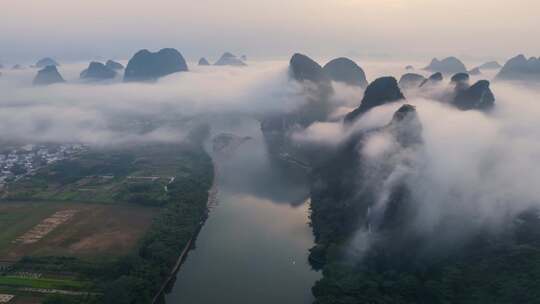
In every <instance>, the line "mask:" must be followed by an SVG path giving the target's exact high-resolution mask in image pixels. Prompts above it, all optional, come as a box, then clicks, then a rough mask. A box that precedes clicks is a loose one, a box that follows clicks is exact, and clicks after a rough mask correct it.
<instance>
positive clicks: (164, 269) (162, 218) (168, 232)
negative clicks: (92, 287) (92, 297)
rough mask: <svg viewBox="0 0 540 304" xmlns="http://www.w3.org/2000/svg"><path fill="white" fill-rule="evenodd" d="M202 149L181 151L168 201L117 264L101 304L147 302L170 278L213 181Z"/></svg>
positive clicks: (200, 217)
mask: <svg viewBox="0 0 540 304" xmlns="http://www.w3.org/2000/svg"><path fill="white" fill-rule="evenodd" d="M202 151H203V150H202V149H196V150H192V151H185V154H184V155H185V156H186V157H189V159H190V161H188V162H185V163H184V164H185V166H184V167H183V168H182V169H181V171H179V172H177V173H178V174H177V175H176V176H177V178H176V180H175V181H174V182H173V183H171V184H170V185H169V195H170V199H169V201H168V203H167V205H166V206H165V208H164V209H163V211H162V213H161V214H160V215H159V216H158V218H157V219H156V220H155V221H154V224H153V225H152V227H151V228H150V230H149V231H148V233H147V234H146V237H145V238H144V239H143V241H142V243H141V246H140V248H139V250H138V253H137V254H135V255H132V256H131V257H130V258H128V259H124V260H122V261H120V262H119V264H118V265H117V268H116V269H117V273H116V274H115V275H114V276H115V277H116V278H115V279H114V280H113V281H112V282H111V283H108V284H107V288H106V290H105V296H104V303H115V304H123V303H126V304H127V303H149V302H150V301H151V299H152V297H153V296H154V295H155V294H156V293H157V291H158V290H159V288H160V287H161V285H162V284H163V282H164V280H165V279H166V278H167V277H168V276H169V275H170V273H171V269H172V268H173V267H174V265H175V263H176V260H177V259H178V256H179V254H180V252H181V251H182V249H183V248H184V247H185V246H186V245H187V244H188V242H189V240H190V239H191V238H192V237H193V236H194V234H195V233H196V232H197V230H198V229H199V227H200V222H201V221H203V220H204V217H205V216H206V211H207V206H206V203H207V200H208V190H209V189H210V187H211V184H212V180H213V167H212V164H211V160H210V158H209V156H208V155H207V154H206V153H201V152H202Z"/></svg>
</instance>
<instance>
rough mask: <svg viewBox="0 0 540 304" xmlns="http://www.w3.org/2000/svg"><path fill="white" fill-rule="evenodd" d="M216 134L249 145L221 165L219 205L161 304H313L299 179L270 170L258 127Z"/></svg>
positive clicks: (230, 126) (233, 126) (250, 124)
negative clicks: (241, 139) (235, 137)
mask: <svg viewBox="0 0 540 304" xmlns="http://www.w3.org/2000/svg"><path fill="white" fill-rule="evenodd" d="M219 128H220V129H221V130H223V129H225V130H227V131H230V132H231V133H234V134H236V135H240V136H250V137H251V138H252V139H251V140H249V141H246V142H245V143H243V144H242V145H240V146H239V147H238V148H237V149H236V151H235V152H234V153H232V154H231V155H230V156H229V157H227V158H226V159H224V160H222V161H220V162H219V175H218V191H219V192H218V197H217V198H218V200H217V201H218V204H217V205H216V206H215V207H213V208H212V210H211V211H210V216H209V218H208V220H207V221H206V223H205V225H204V226H203V228H202V230H201V231H200V233H199V235H198V237H197V240H196V244H195V248H194V250H192V251H190V253H189V255H188V257H187V259H186V261H185V262H184V264H183V265H182V267H181V268H180V271H179V272H178V274H177V277H176V282H175V284H174V287H173V288H172V291H171V292H170V293H169V294H167V295H166V297H165V299H166V303H167V304H180V303H181V304H215V303H234V304H243V303H245V304H252V303H259V304H265V303H268V304H270V303H272V304H275V303H281V304H288V303H291V304H293V303H295V304H302V303H306V304H307V303H311V302H312V300H313V297H312V295H311V287H312V286H313V284H314V283H315V281H316V280H318V279H319V277H320V273H318V272H316V271H313V270H312V269H311V267H310V265H309V263H308V250H309V248H311V247H312V246H313V235H312V232H311V229H310V227H309V224H308V222H309V220H308V215H309V204H308V193H309V191H308V189H307V185H306V182H305V179H304V178H303V177H302V174H291V172H290V171H288V170H283V169H280V168H279V166H275V165H274V164H272V162H271V161H270V159H269V157H268V154H267V152H266V148H265V144H264V141H263V139H262V136H261V133H260V130H259V125H258V123H257V122H256V121H245V120H244V121H243V122H242V123H239V122H238V121H228V122H226V123H223V122H222V125H221V126H220V127H219Z"/></svg>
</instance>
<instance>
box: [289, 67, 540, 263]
mask: <svg viewBox="0 0 540 304" xmlns="http://www.w3.org/2000/svg"><path fill="white" fill-rule="evenodd" d="M396 73H397V72H396ZM480 78H487V77H486V76H485V75H484V76H483V77H479V78H478V77H477V78H475V79H473V80H471V82H474V81H476V80H477V79H480ZM488 79H489V78H488ZM448 82H449V80H448V79H446V80H445V81H444V84H443V85H441V86H438V87H435V88H433V89H431V90H429V91H427V92H420V91H417V90H412V91H408V92H407V91H405V92H404V93H405V95H406V97H407V100H404V101H402V102H399V103H392V104H387V105H383V106H379V107H376V108H373V109H372V110H371V111H369V112H367V113H366V114H364V115H363V116H362V117H361V118H360V119H358V120H357V121H356V122H355V123H354V125H352V126H350V127H344V126H343V124H342V122H341V121H339V120H338V121H335V122H325V123H315V124H313V125H311V126H310V127H309V128H307V129H305V130H302V131H299V132H297V133H295V134H294V138H295V139H296V140H297V141H298V142H308V143H316V144H320V145H331V146H337V145H339V144H342V143H344V142H346V140H347V139H348V138H349V137H350V136H351V135H352V134H356V133H358V132H361V131H368V130H374V129H377V128H382V127H384V126H387V125H388V124H389V123H390V121H391V120H392V116H393V114H394V113H395V111H397V110H398V109H399V108H400V107H401V106H402V105H403V104H405V103H406V104H411V105H413V106H415V107H416V110H417V113H418V118H419V120H420V123H421V124H422V139H423V143H422V144H419V145H414V146H411V147H403V146H401V145H400V144H399V143H398V142H397V141H396V138H395V137H394V136H393V135H392V134H391V132H390V131H389V130H388V129H385V128H382V129H380V131H376V132H374V133H370V134H371V135H369V136H368V137H367V139H366V140H365V142H364V144H363V145H360V146H359V147H358V151H357V154H358V157H359V158H360V159H361V161H360V163H361V166H362V168H361V170H359V172H363V173H362V174H361V176H358V179H359V180H358V185H359V186H358V191H361V190H362V187H364V188H365V187H368V188H370V189H371V191H373V193H375V194H376V197H375V199H374V202H373V203H372V206H371V207H370V210H369V214H367V215H366V216H367V218H368V223H369V225H370V227H367V226H366V227H364V228H362V229H361V230H360V231H358V232H357V236H356V237H355V238H354V240H352V241H351V249H352V251H353V252H355V254H358V253H359V252H365V250H367V249H368V248H369V247H370V244H372V243H373V241H374V240H375V239H377V238H378V233H377V230H376V226H377V223H378V221H379V220H380V218H379V217H380V216H381V214H384V211H385V210H386V208H387V204H388V202H389V200H390V194H391V193H392V191H394V189H395V188H396V187H397V186H399V185H406V187H407V189H408V190H409V191H410V195H411V199H410V201H411V202H412V203H413V204H414V207H413V209H414V210H415V211H414V212H413V214H410V215H408V216H409V217H408V218H407V224H406V227H405V228H404V229H407V230H408V231H409V232H411V233H414V234H415V235H420V236H422V237H425V239H426V240H430V241H429V243H430V244H428V245H431V246H434V247H437V246H440V245H441V244H444V245H445V247H443V248H448V246H450V247H451V246H453V245H456V244H460V243H461V242H463V241H464V240H466V239H467V238H470V237H474V236H475V235H476V234H477V233H479V232H480V231H490V232H492V233H498V232H502V231H504V229H505V227H508V225H510V224H511V223H512V222H513V221H514V220H515V219H516V216H518V215H519V214H521V213H522V212H525V211H530V210H534V209H536V208H540V199H539V198H540V189H539V188H538V187H537V186H536V184H537V181H538V180H540V169H539V168H537V166H535V165H534V164H536V163H538V162H539V161H540V131H539V129H538V117H540V104H539V103H538V101H540V88H539V87H531V86H524V85H518V84H508V83H504V82H492V83H491V88H492V90H493V92H494V94H495V97H496V105H495V108H494V109H493V110H492V111H491V112H487V113H484V112H481V111H474V110H471V111H461V110H459V109H457V108H455V107H453V106H452V105H450V104H448V103H446V102H444V101H441V100H440V99H434V98H433V97H434V96H444V95H445V94H447V93H448V92H449V91H450V90H451V89H450V87H449V84H448ZM342 93H343V92H342ZM347 96H353V95H348V94H345V95H343V96H342V98H345V99H347ZM359 100H360V99H359V98H358V97H357V96H354V97H353V100H349V101H347V102H344V104H349V105H351V104H353V103H354V101H356V105H358V104H359ZM344 108H345V109H339V110H338V111H339V112H340V113H337V114H336V116H339V115H340V114H341V113H343V112H346V109H347V106H344ZM378 218H379V219H378ZM360 220H361V219H359V221H360ZM435 244H438V245H435ZM438 250H440V248H439V249H438Z"/></svg>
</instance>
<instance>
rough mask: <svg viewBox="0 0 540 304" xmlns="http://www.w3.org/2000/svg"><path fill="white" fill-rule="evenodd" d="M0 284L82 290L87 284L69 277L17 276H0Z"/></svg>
mask: <svg viewBox="0 0 540 304" xmlns="http://www.w3.org/2000/svg"><path fill="white" fill-rule="evenodd" d="M0 285H4V286H10V287H28V288H42V289H62V290H75V291H77V290H84V289H85V288H88V286H89V284H88V283H85V282H81V281H76V280H71V279H51V278H27V277H19V276H9V275H8V276H0Z"/></svg>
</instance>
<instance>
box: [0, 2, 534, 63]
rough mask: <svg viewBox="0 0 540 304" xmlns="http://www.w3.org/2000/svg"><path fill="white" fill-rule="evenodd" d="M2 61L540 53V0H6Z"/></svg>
mask: <svg viewBox="0 0 540 304" xmlns="http://www.w3.org/2000/svg"><path fill="white" fill-rule="evenodd" d="M0 3H1V7H2V9H1V11H0V60H1V61H3V62H12V63H13V62H15V61H23V62H28V61H30V62H31V61H34V60H35V59H36V58H37V57H42V56H45V55H50V56H54V57H57V58H59V59H64V60H77V59H87V58H93V57H97V56H103V57H115V58H129V56H130V55H131V54H132V53H133V52H135V51H136V50H138V49H141V48H149V49H157V48H161V47H168V46H171V47H176V48H178V49H179V50H180V51H181V52H182V53H183V54H184V55H185V56H186V57H188V59H190V60H195V59H197V58H198V57H200V56H208V57H210V58H212V59H214V58H215V57H216V56H217V55H218V54H219V53H222V52H223V51H225V50H230V51H233V52H236V53H238V54H244V53H245V54H247V55H249V56H250V57H261V58H264V57H273V58H275V57H288V56H289V55H290V54H291V53H292V52H295V51H302V52H306V53H309V54H312V55H314V56H337V55H349V56H368V55H376V56H384V55H389V56H392V57H396V56H398V57H403V56H407V57H416V58H424V57H425V58H428V57H431V56H445V55H450V54H451V55H458V56H461V57H470V58H478V57H481V58H490V57H493V58H500V57H502V58H506V57H508V56H511V55H514V54H516V53H525V54H527V55H529V56H533V55H534V56H539V55H540V39H538V37H540V18H539V15H538V13H539V11H540V1H538V0H513V1H508V0H472V1H465V0H271V1H257V0H226V1H225V0H197V1H187V0H152V1H149V0H148V1H142V0H1V1H0Z"/></svg>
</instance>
